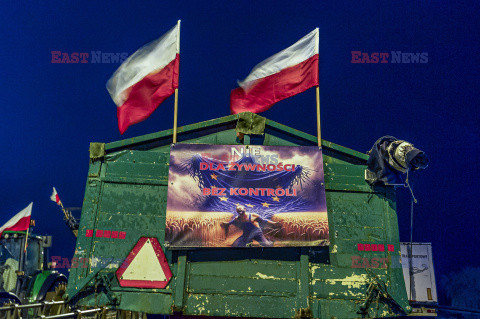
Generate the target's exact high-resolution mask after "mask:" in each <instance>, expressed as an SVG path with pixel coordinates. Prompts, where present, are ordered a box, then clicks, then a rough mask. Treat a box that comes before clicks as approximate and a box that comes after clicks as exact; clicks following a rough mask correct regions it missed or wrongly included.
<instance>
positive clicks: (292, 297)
mask: <svg viewBox="0 0 480 319" xmlns="http://www.w3.org/2000/svg"><path fill="white" fill-rule="evenodd" d="M236 120H237V117H236V116H235V115H232V116H228V117H224V118H220V119H215V120H211V121H207V122H202V123H197V124H192V125H187V126H184V127H181V128H179V130H178V132H179V135H178V141H179V142H180V143H182V142H185V143H207V144H238V143H239V142H238V141H237V139H236V133H235V125H236ZM171 136H172V130H167V131H163V132H158V133H152V134H148V135H145V136H140V137H137V138H133V139H129V140H123V141H118V142H113V143H109V144H106V145H105V154H104V156H103V157H100V158H95V159H91V161H90V167H89V173H88V178H87V184H86V189H85V199H84V203H83V208H82V216H81V222H80V229H79V236H78V240H77V246H76V250H75V257H76V258H87V259H88V262H87V267H86V268H76V269H72V270H71V272H70V277H69V285H68V291H67V292H68V294H69V297H70V298H71V299H72V301H74V302H78V303H79V304H83V305H107V304H108V305H110V306H115V307H118V308H120V309H125V310H133V311H142V312H147V313H160V314H171V313H173V312H182V313H183V314H185V315H190V314H191V315H211V316H241V317H272V318H291V317H294V316H295V315H299V314H300V313H301V314H302V315H307V316H312V317H315V318H332V317H336V318H356V317H359V315H358V314H357V311H358V310H359V306H360V304H361V303H362V302H364V301H365V299H366V292H367V288H368V283H369V282H370V279H369V277H368V274H367V271H366V270H365V267H363V266H366V267H368V268H369V269H370V270H371V271H372V273H373V274H375V275H376V276H377V278H379V279H380V280H382V281H384V282H385V283H386V284H387V287H388V291H389V293H390V294H391V295H392V296H393V297H394V298H395V300H396V301H397V302H398V303H399V304H400V305H401V306H402V307H404V308H406V307H407V305H408V301H407V298H406V291H405V285H404V281H403V275H402V269H401V267H400V265H399V263H398V259H399V258H400V246H399V236H398V224H397V216H396V207H395V192H394V189H393V188H376V189H372V188H370V186H368V184H367V183H366V182H365V181H364V175H363V174H364V169H365V167H366V159H367V156H366V155H365V154H362V153H359V152H356V151H354V150H350V149H347V148H345V147H342V146H340V145H336V144H334V143H331V142H327V141H322V146H323V158H324V170H325V184H326V196H327V208H328V218H329V226H330V242H331V245H330V247H308V248H295V247H292V248H258V249H257V248H250V249H248V250H244V249H231V248H227V249H221V248H218V249H196V250H195V249H191V250H183V251H170V250H166V249H164V251H165V253H166V258H167V260H168V263H169V266H170V269H171V271H172V273H173V278H172V280H171V281H170V282H169V284H168V285H167V287H166V288H165V289H141V288H126V287H121V286H120V285H119V283H118V281H117V279H116V277H115V276H114V273H115V271H116V269H118V267H119V266H120V265H121V263H122V261H123V259H124V258H125V257H126V256H127V255H128V253H129V252H130V251H131V249H132V248H133V247H134V246H135V244H136V242H137V241H138V239H139V238H140V237H142V236H148V237H156V238H158V240H159V242H160V243H161V245H162V248H165V247H164V246H163V244H164V233H165V213H166V194H167V187H168V185H167V183H168V167H169V149H170V145H169V143H170V142H171ZM244 142H245V143H250V144H258V145H286V146H288V145H292V146H293V145H295V146H296V145H316V139H315V137H313V136H310V135H308V134H305V133H303V132H300V131H298V130H295V129H292V128H289V127H287V126H284V125H281V124H279V123H275V122H273V121H270V120H267V121H266V127H265V135H263V136H245V141H244ZM88 231H90V233H88ZM97 231H102V233H101V234H99V236H97ZM103 231H110V233H107V234H105V233H104V232H103ZM112 231H116V232H124V237H123V238H118V237H116V238H112V233H111V232H112ZM88 234H90V236H87V235H88ZM358 244H368V245H383V247H384V250H383V251H379V250H375V251H373V250H371V249H370V250H359V246H358ZM388 245H393V248H394V249H393V251H388V249H387V247H388ZM369 247H370V246H369ZM375 247H377V246H375ZM380 259H381V260H382V261H385V263H380V262H378V261H379V260H380ZM358 265H361V266H362V267H358ZM380 265H382V266H385V267H381V266H380ZM377 266H378V267H377ZM369 315H371V316H379V317H385V316H392V315H393V313H392V312H391V310H389V308H388V307H387V306H386V305H385V304H378V305H376V304H375V305H374V306H372V310H371V311H370V312H369Z"/></svg>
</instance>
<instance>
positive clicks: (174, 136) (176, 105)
mask: <svg viewBox="0 0 480 319" xmlns="http://www.w3.org/2000/svg"><path fill="white" fill-rule="evenodd" d="M177 118H178V88H177V89H175V105H174V110H173V144H175V143H177Z"/></svg>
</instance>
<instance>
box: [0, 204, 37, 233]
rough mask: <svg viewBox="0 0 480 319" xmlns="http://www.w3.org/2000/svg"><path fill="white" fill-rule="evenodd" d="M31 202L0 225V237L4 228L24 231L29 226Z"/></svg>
mask: <svg viewBox="0 0 480 319" xmlns="http://www.w3.org/2000/svg"><path fill="white" fill-rule="evenodd" d="M32 206H33V202H32V203H30V205H28V206H27V207H25V208H24V209H23V210H22V211H21V212H19V213H18V214H16V215H15V216H13V217H12V218H11V219H10V220H9V221H8V222H6V223H5V225H3V226H2V227H0V237H2V233H3V232H4V231H6V230H11V231H25V230H27V229H28V228H29V227H30V216H31V215H32Z"/></svg>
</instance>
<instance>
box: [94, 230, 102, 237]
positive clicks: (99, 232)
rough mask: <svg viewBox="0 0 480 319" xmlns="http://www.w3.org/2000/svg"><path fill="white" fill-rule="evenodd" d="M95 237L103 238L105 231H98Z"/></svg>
mask: <svg viewBox="0 0 480 319" xmlns="http://www.w3.org/2000/svg"><path fill="white" fill-rule="evenodd" d="M95 237H103V230H100V229H98V230H97V231H96V232H95Z"/></svg>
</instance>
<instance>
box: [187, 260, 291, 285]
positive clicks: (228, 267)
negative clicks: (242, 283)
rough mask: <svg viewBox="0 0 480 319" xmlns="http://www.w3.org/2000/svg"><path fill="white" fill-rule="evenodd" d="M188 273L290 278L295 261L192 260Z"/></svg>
mask: <svg viewBox="0 0 480 319" xmlns="http://www.w3.org/2000/svg"><path fill="white" fill-rule="evenodd" d="M189 274H190V275H197V276H201V275H215V276H225V277H251V278H254V279H260V278H261V277H262V276H263V277H274V278H276V279H277V278H282V279H285V280H292V279H296V278H297V263H295V262H286V261H269V260H256V261H255V262H252V261H244V260H241V261H226V262H197V263H195V262H192V263H190V268H189Z"/></svg>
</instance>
